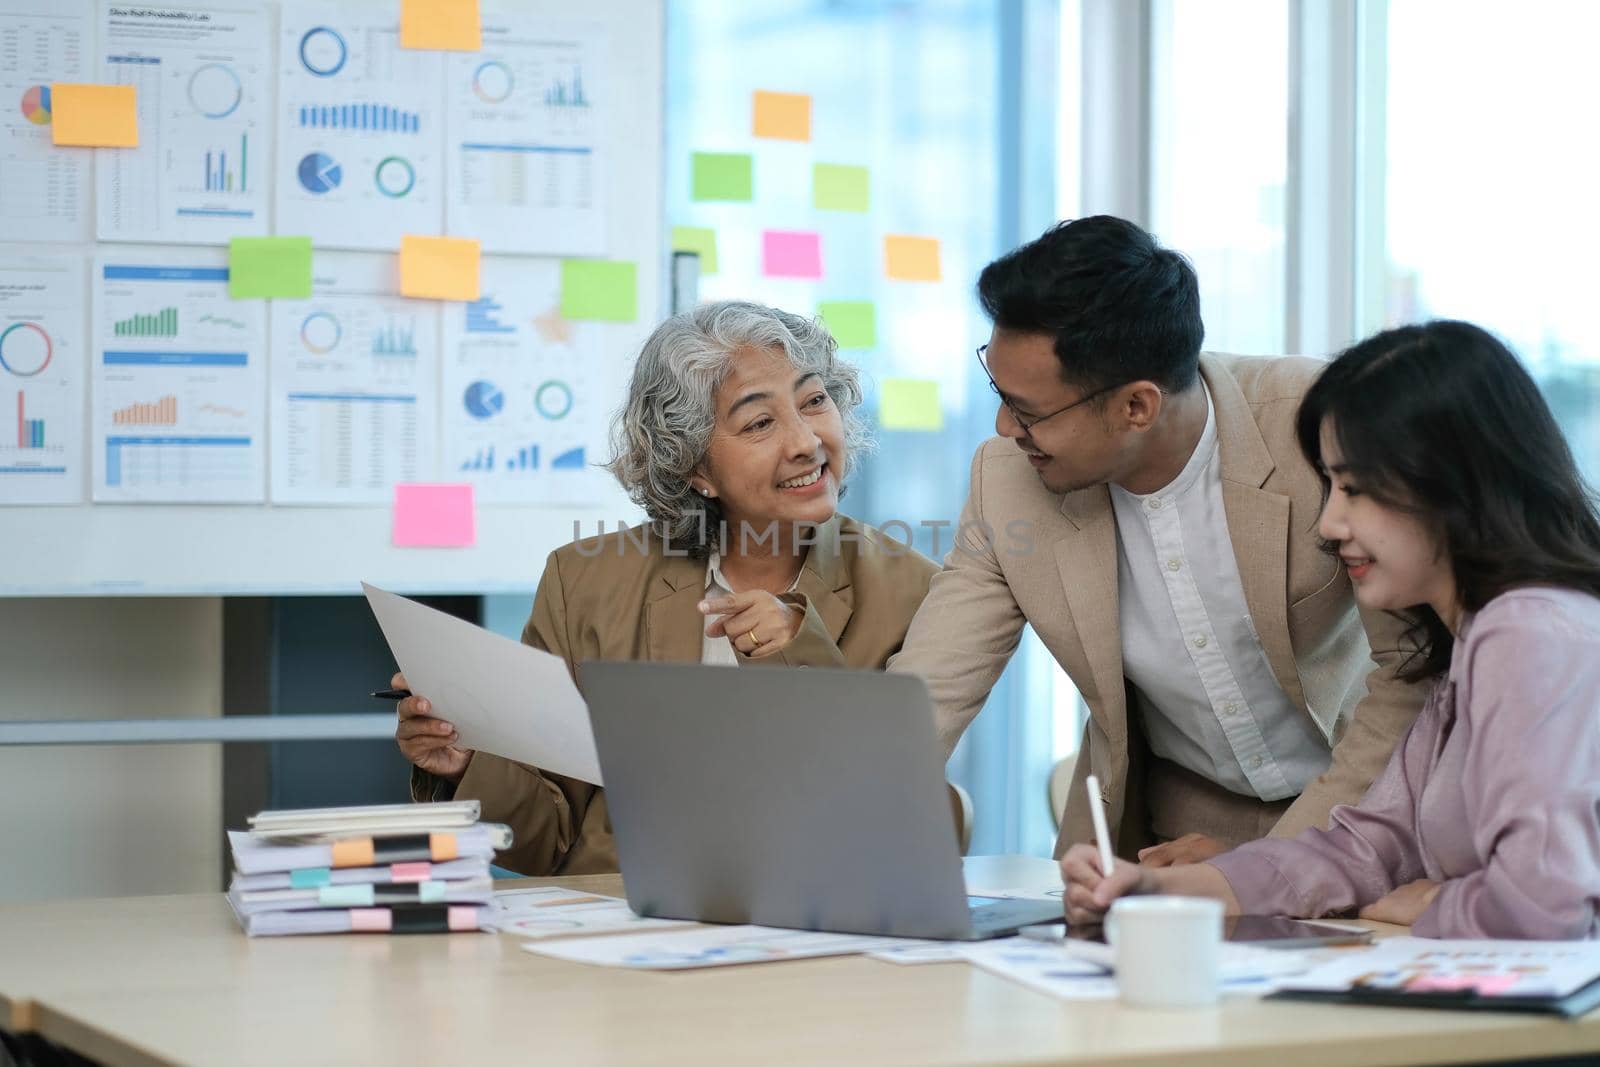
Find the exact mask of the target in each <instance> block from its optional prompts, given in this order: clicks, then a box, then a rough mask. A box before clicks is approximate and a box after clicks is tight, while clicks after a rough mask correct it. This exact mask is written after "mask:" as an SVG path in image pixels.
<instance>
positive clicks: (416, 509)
mask: <svg viewBox="0 0 1600 1067" xmlns="http://www.w3.org/2000/svg"><path fill="white" fill-rule="evenodd" d="M477 539H478V535H477V529H476V526H475V523H474V511H473V506H472V486H470V485H423V484H415V485H397V486H395V487H394V543H395V546H396V547H398V548H465V547H467V546H469V545H471V544H474V543H475V542H476V541H477Z"/></svg>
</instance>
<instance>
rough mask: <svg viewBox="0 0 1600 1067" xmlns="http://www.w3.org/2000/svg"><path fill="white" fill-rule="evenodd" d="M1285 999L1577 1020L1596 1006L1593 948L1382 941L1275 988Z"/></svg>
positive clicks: (1597, 973) (1599, 979)
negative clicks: (1531, 1013) (1521, 1013)
mask: <svg viewBox="0 0 1600 1067" xmlns="http://www.w3.org/2000/svg"><path fill="white" fill-rule="evenodd" d="M1279 995H1280V996H1282V997H1285V998H1293V999H1311V1000H1339V1001H1352V1002H1355V1003H1382V1004H1391V1005H1401V1006H1412V1007H1419V1008H1459V1009H1465V1010H1482V1011H1536V1012H1547V1013H1550V1014H1556V1015H1567V1016H1573V1015H1581V1014H1583V1013H1584V1012H1587V1011H1590V1010H1592V1009H1593V1008H1594V1007H1595V1006H1596V1005H1597V1004H1600V943H1596V942H1594V941H1468V940H1453V941H1447V940H1435V939H1431V938H1422V937H1388V938H1384V939H1382V940H1380V941H1378V942H1376V943H1374V944H1373V945H1371V946H1370V947H1367V948H1363V949H1360V950H1350V951H1347V952H1339V953H1332V954H1329V955H1328V956H1326V957H1325V958H1324V959H1323V961H1322V962H1321V965H1320V966H1318V967H1315V968H1313V969H1311V970H1310V971H1308V972H1307V973H1305V974H1301V975H1299V976H1297V977H1295V978H1293V979H1292V980H1290V981H1288V982H1285V983H1282V990H1281V992H1280V993H1279Z"/></svg>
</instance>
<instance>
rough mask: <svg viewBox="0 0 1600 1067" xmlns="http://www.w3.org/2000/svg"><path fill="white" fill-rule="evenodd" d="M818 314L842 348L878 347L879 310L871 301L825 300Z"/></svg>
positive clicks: (818, 306)
mask: <svg viewBox="0 0 1600 1067" xmlns="http://www.w3.org/2000/svg"><path fill="white" fill-rule="evenodd" d="M817 313H818V314H819V315H821V316H822V321H823V322H824V323H826V324H827V326H828V332H829V333H831V334H833V339H834V340H835V341H838V342H839V347H840V348H877V347H878V309H877V308H876V307H874V306H873V304H872V301H870V300H824V301H823V302H822V303H820V304H818V305H817Z"/></svg>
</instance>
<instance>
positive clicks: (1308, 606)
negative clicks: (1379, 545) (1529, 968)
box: [889, 355, 1425, 856]
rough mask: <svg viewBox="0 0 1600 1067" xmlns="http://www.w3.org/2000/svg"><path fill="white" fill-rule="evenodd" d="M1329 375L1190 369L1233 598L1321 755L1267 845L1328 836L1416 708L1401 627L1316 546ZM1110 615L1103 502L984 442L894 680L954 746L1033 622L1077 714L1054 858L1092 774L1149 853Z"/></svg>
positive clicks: (1212, 364) (1275, 365)
mask: <svg viewBox="0 0 1600 1067" xmlns="http://www.w3.org/2000/svg"><path fill="white" fill-rule="evenodd" d="M1323 366H1325V364H1323V363H1321V362H1320V361H1317V360H1312V359H1304V358H1300V357H1286V358H1279V359H1268V358H1239V357H1230V356H1217V355H1202V356H1201V360H1200V373H1201V376H1202V377H1203V378H1204V379H1205V382H1206V384H1207V386H1209V387H1210V389H1211V398H1212V403H1213V404H1214V405H1215V411H1216V420H1217V437H1218V447H1219V448H1220V450H1221V463H1222V483H1223V489H1222V492H1223V503H1224V507H1225V509H1226V512H1227V519H1228V530H1229V533H1230V534H1231V538H1232V541H1233V550H1234V555H1235V557H1236V558H1237V560H1238V564H1239V576H1240V579H1241V581H1242V582H1243V584H1244V594H1245V601H1246V603H1247V604H1248V605H1249V607H1250V615H1251V618H1252V620H1253V621H1254V624H1255V627H1256V630H1257V632H1258V634H1259V636H1260V639H1261V644H1262V647H1263V648H1264V649H1265V651H1266V655H1267V660H1268V662H1269V663H1270V664H1271V667H1272V673H1273V675H1274V676H1275V677H1276V678H1277V680H1278V684H1279V685H1280V686H1282V687H1283V691H1284V692H1285V693H1286V694H1288V696H1289V699H1290V700H1292V701H1293V702H1294V704H1295V706H1296V707H1297V708H1299V709H1300V711H1301V713H1302V714H1304V715H1306V716H1308V717H1309V718H1310V719H1311V720H1312V721H1313V722H1314V723H1315V724H1316V727H1317V730H1318V731H1319V732H1320V733H1321V735H1322V737H1323V738H1325V739H1326V741H1327V743H1328V747H1329V750H1330V765H1329V767H1328V770H1327V772H1326V773H1325V774H1323V775H1322V776H1321V777H1319V778H1317V779H1316V780H1315V781H1314V782H1313V783H1312V784H1311V785H1310V786H1308V787H1307V789H1306V790H1305V792H1304V793H1302V794H1301V796H1300V798H1299V799H1298V800H1297V801H1295V803H1294V804H1293V805H1291V806H1290V807H1289V809H1288V810H1287V812H1285V813H1284V815H1283V816H1282V818H1281V819H1280V820H1279V821H1278V822H1277V824H1276V826H1275V827H1274V829H1273V831H1272V832H1273V834H1274V835H1288V834H1294V833H1298V832H1299V831H1300V830H1302V829H1304V828H1305V827H1308V826H1321V825H1324V824H1325V823H1326V821H1327V816H1328V811H1329V809H1331V808H1332V807H1333V806H1334V805H1335V804H1342V803H1354V802H1356V801H1357V800H1359V799H1360V798H1361V796H1362V794H1363V793H1365V792H1366V789H1367V787H1368V785H1370V784H1371V782H1372V780H1373V779H1374V778H1375V777H1376V776H1377V774H1378V773H1379V772H1380V771H1381V770H1383V768H1384V765H1385V764H1386V763H1387V762H1388V760H1389V754H1390V752H1391V751H1392V750H1393V749H1394V747H1395V745H1396V744H1398V742H1399V740H1400V738H1401V736H1402V735H1403V734H1404V733H1405V731H1406V729H1407V728H1408V727H1409V726H1410V725H1411V721H1412V719H1413V718H1415V717H1416V714H1417V712H1418V711H1419V710H1420V709H1421V706H1422V701H1423V697H1424V696H1425V693H1424V691H1423V690H1424V688H1425V687H1422V686H1411V685H1407V684H1405V683H1403V682H1401V681H1399V680H1398V679H1397V678H1395V677H1394V671H1395V670H1396V669H1397V668H1398V666H1399V664H1400V663H1401V662H1402V661H1403V659H1404V656H1403V654H1402V653H1401V651H1400V637H1401V634H1402V632H1403V631H1404V629H1405V627H1404V625H1403V624H1402V623H1400V622H1399V621H1398V620H1397V619H1395V618H1394V617H1393V616H1390V615H1386V614H1383V613H1369V612H1362V613H1360V614H1359V615H1358V613H1357V607H1356V603H1355V599H1354V595H1353V593H1352V590H1351V586H1350V579H1349V577H1348V575H1347V574H1346V573H1345V571H1344V569H1343V568H1342V567H1340V566H1339V565H1338V563H1337V561H1336V560H1335V559H1334V558H1333V557H1331V556H1330V555H1328V554H1327V553H1325V552H1324V551H1322V549H1321V547H1320V541H1319V538H1318V536H1317V531H1316V524H1317V517H1318V514H1319V512H1320V510H1321V507H1322V485H1321V481H1320V479H1319V478H1318V477H1317V475H1316V472H1315V471H1314V470H1312V468H1311V466H1310V465H1309V464H1307V463H1306V461H1305V459H1304V457H1303V456H1302V455H1301V454H1300V448H1299V444H1298V442H1297V441H1296V438H1295V430H1294V420H1295V412H1296V410H1297V409H1298V407H1299V404H1300V399H1301V397H1302V396H1304V395H1305V392H1306V390H1307V389H1308V388H1309V387H1310V385H1311V383H1312V382H1313V381H1314V380H1315V379H1316V377H1317V375H1318V374H1319V373H1320V372H1321V369H1322V368H1323ZM985 531H992V536H988V535H986V534H985ZM1117 614H1118V598H1117V525H1116V518H1115V515H1114V514H1113V511H1112V507H1111V494H1110V490H1109V489H1108V488H1107V487H1106V486H1104V485H1101V486H1096V487H1093V488H1090V489H1083V490H1079V491H1077V492H1073V493H1066V494H1054V493H1050V492H1048V491H1047V490H1046V489H1045V488H1044V486H1043V484H1042V483H1041V482H1040V481H1039V477H1038V475H1037V474H1036V473H1035V472H1034V470H1033V468H1032V467H1031V466H1030V465H1029V463H1028V461H1027V458H1026V457H1025V456H1024V455H1023V454H1022V453H1021V451H1019V450H1018V448H1017V446H1016V444H1015V443H1014V442H1012V441H1009V440H1007V439H1005V438H999V437H996V438H992V439H990V440H989V441H986V442H985V443H984V444H983V445H982V446H981V447H980V448H979V449H978V452H977V455H976V456H975V457H974V459H973V462H972V481H971V486H970V488H969V491H968V496H967V503H966V506H965V508H964V509H963V511H962V516H961V527H960V530H959V532H958V541H957V548H955V549H953V550H952V551H951V553H950V554H949V555H948V556H947V557H946V558H945V564H944V569H943V570H942V571H941V572H940V573H939V575H938V576H937V577H935V578H934V580H933V585H932V587H931V589H930V590H929V593H928V599H927V601H926V602H925V603H924V604H923V607H922V610H921V611H920V612H918V614H917V617H916V619H915V620H914V621H913V623H912V625H911V631H910V633H909V634H908V635H907V636H906V641H905V647H904V648H903V649H902V650H901V652H900V653H899V654H898V655H896V656H895V657H894V659H893V660H891V661H890V664H889V668H890V669H891V670H894V671H904V672H908V673H913V674H918V675H921V676H922V677H923V679H924V680H925V681H926V682H927V683H928V687H929V689H930V691H931V692H932V694H933V698H934V703H935V705H936V707H937V709H938V723H939V733H940V737H941V739H942V740H943V742H944V744H945V747H946V749H947V750H953V749H954V748H955V744H956V741H957V740H958V739H959V738H960V737H961V733H962V731H963V730H965V729H966V727H967V724H968V723H969V722H971V721H972V718H973V716H974V715H976V714H977V713H978V711H979V709H981V708H982V706H983V702H984V700H985V699H986V698H987V697H988V695H989V690H990V689H991V687H992V686H993V685H994V683H995V680H996V679H997V678H999V676H1000V672H1001V670H1002V669H1003V668H1004V667H1005V665H1006V661H1007V660H1008V659H1009V658H1010V657H1011V654H1012V652H1013V650H1015V649H1016V647H1017V642H1018V640H1019V638H1020V636H1021V633H1022V627H1023V624H1024V623H1028V624H1031V625H1032V626H1033V628H1034V631H1035V632H1036V633H1037V634H1038V636H1039V638H1040V640H1041V641H1043V643H1044V645H1045V647H1046V648H1048V649H1049V650H1050V652H1051V654H1052V655H1054V656H1055V658H1056V661H1057V662H1058V663H1060V664H1061V666H1062V668H1063V669H1064V670H1065V671H1066V672H1067V674H1068V675H1069V676H1070V677H1071V678H1072V681H1073V684H1074V685H1076V686H1077V687H1078V690H1079V692H1080V693H1082V695H1083V698H1084V701H1085V702H1086V703H1087V704H1088V706H1089V721H1088V723H1087V725H1086V727H1085V729H1084V735H1083V742H1082V749H1081V750H1080V754H1079V757H1078V763H1077V772H1076V779H1075V781H1074V782H1073V785H1072V792H1071V793H1070V794H1069V797H1068V802H1067V811H1066V817H1065V819H1063V821H1062V826H1061V833H1060V836H1059V837H1058V839H1057V841H1056V852H1057V854H1058V855H1059V854H1060V853H1061V852H1063V851H1065V849H1066V847H1067V846H1068V845H1069V844H1072V843H1074V842H1078V841H1088V840H1093V830H1092V829H1091V826H1092V824H1091V821H1090V816H1089V811H1088V808H1087V804H1086V801H1085V799H1084V796H1083V794H1084V779H1085V778H1086V777H1087V775H1088V774H1089V773H1091V772H1092V773H1094V774H1095V775H1097V776H1098V777H1099V779H1100V784H1101V799H1102V802H1103V803H1104V804H1105V806H1106V811H1107V816H1108V819H1109V825H1110V827H1111V828H1112V834H1113V836H1114V837H1116V838H1117V842H1116V844H1115V845H1114V847H1115V848H1116V849H1117V851H1118V852H1119V854H1122V855H1124V856H1131V855H1132V854H1133V853H1134V851H1135V850H1136V849H1137V848H1138V847H1140V846H1142V845H1143V844H1147V843H1150V836H1149V824H1150V813H1149V811H1148V810H1147V809H1146V808H1145V807H1144V806H1143V805H1144V802H1145V798H1144V797H1143V796H1142V791H1141V789H1140V788H1139V786H1140V782H1139V781H1138V780H1135V779H1137V778H1138V776H1139V768H1140V766H1141V765H1142V763H1143V761H1144V760H1145V758H1146V756H1147V755H1148V754H1147V753H1146V752H1145V751H1144V749H1143V741H1142V738H1141V737H1140V736H1139V732H1138V730H1137V729H1134V730H1130V728H1129V721H1130V720H1129V716H1128V699H1127V690H1126V681H1125V679H1124V677H1123V673H1122V641H1121V635H1120V631H1119V629H1118V622H1117ZM1369 644H1370V647H1369ZM1019 787H1020V786H1019ZM1041 792H1042V787H1041ZM1241 802H1242V798H1241ZM1183 814H1185V815H1187V814H1188V813H1183ZM1168 821H1172V820H1168ZM1184 821H1185V824H1187V825H1189V826H1190V827H1191V828H1192V829H1194V830H1199V831H1205V830H1206V826H1205V825H1195V824H1194V822H1193V821H1190V820H1188V819H1185V820H1184ZM1200 821H1201V822H1202V823H1203V819H1202V820H1200Z"/></svg>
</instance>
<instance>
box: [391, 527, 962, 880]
mask: <svg viewBox="0 0 1600 1067" xmlns="http://www.w3.org/2000/svg"><path fill="white" fill-rule="evenodd" d="M645 529H646V528H645V527H634V528H632V530H630V531H626V532H621V531H619V532H618V533H612V534H606V535H603V536H600V537H591V538H586V539H584V540H582V541H575V542H573V543H572V544H569V545H565V546H563V547H562V548H558V549H556V550H555V551H554V552H552V553H550V558H549V560H548V561H547V562H546V563H545V569H544V577H543V578H541V579H540V581H539V591H538V593H537V594H536V595H535V597H534V601H533V614H532V615H531V616H530V617H529V618H528V624H527V626H526V627H524V629H523V631H522V640H523V643H525V644H529V645H532V646H533V647H534V648H539V649H543V650H545V651H547V652H552V653H554V654H555V655H558V656H560V657H561V658H562V659H564V660H566V661H567V667H568V669H569V670H571V671H572V674H573V677H574V679H577V678H578V677H579V675H580V674H581V673H582V665H583V662H584V661H585V660H591V659H603V660H661V661H672V662H686V663H697V662H699V660H700V651H701V636H702V634H703V632H704V627H705V620H704V617H703V616H702V615H701V614H700V612H699V610H698V609H697V608H696V607H695V605H696V604H698V603H699V602H700V600H701V599H702V598H703V597H704V596H705V589H706V564H705V561H704V560H693V559H689V558H687V557H686V556H679V555H668V554H666V552H665V551H664V550H663V545H662V542H661V540H660V537H659V536H657V535H656V534H655V532H654V530H651V531H650V536H649V541H648V548H644V549H642V548H640V547H639V546H640V544H641V542H642V541H643V538H642V536H641V534H642V532H643V531H644V530H645ZM628 534H632V535H633V539H632V540H631V541H630V540H627V539H626V538H627V536H628ZM817 534H818V543H817V544H814V545H813V546H812V547H811V549H810V550H809V551H808V553H807V556H806V561H805V565H804V567H803V569H802V570H801V572H800V580H799V584H798V585H797V586H796V587H795V591H794V592H793V593H788V594H785V595H784V597H783V598H782V599H784V600H787V601H789V602H790V603H793V604H795V605H797V606H803V607H804V608H805V612H806V616H805V621H804V622H803V623H802V624H801V627H800V631H799V632H798V633H797V634H796V635H795V637H794V640H793V641H791V642H790V643H789V644H788V645H787V646H785V647H784V649H783V650H782V651H781V652H779V653H776V654H774V655H771V656H765V657H761V658H759V659H749V658H747V657H745V656H740V657H739V662H740V665H741V666H743V665H750V666H789V667H803V666H816V667H854V668H870V669H874V670H881V669H882V668H883V665H884V663H885V662H887V660H888V659H889V657H890V655H892V654H893V653H894V652H895V650H897V649H898V648H899V647H900V643H901V641H902V640H904V638H905V634H906V628H907V627H908V626H910V624H911V617H912V616H913V615H915V614H916V611H917V607H918V605H920V604H921V603H922V598H923V597H924V596H925V595H926V594H927V591H928V582H929V580H930V579H931V578H932V577H933V575H934V574H935V573H936V572H937V570H938V567H937V566H936V565H935V564H934V563H933V561H932V560H929V559H928V558H927V557H925V556H922V555H920V554H919V553H917V552H915V551H913V550H912V549H910V548H907V547H905V546H904V545H901V544H900V542H898V541H895V540H894V539H892V538H889V537H886V536H885V535H884V534H882V533H880V532H879V531H877V530H875V529H873V528H872V527H870V526H867V525H865V524H864V523H859V522H857V521H855V520H854V519H850V518H846V517H844V516H837V517H835V518H834V519H833V520H831V521H830V522H828V523H826V524H824V525H823V526H822V527H820V528H819V529H818V531H817ZM835 535H837V536H835ZM411 791H412V796H413V798H414V799H418V800H423V799H442V798H443V797H444V796H445V795H448V793H449V790H448V787H447V785H446V784H445V783H441V782H440V781H439V780H437V779H435V778H433V777H432V776H430V775H427V774H424V773H423V772H422V771H420V770H416V769H413V771H412V784H411ZM454 795H455V797H456V798H458V799H463V800H464V799H469V798H472V799H477V800H478V801H480V802H481V804H482V808H483V818H484V819H487V820H489V821H492V822H503V823H508V824H510V826H511V828H512V831H513V833H514V834H515V843H514V844H513V845H512V847H511V848H510V849H509V850H507V851H505V852H502V853H500V855H499V856H498V857H497V859H496V862H497V863H499V864H501V865H503V866H506V867H509V868H511V869H512V870H516V871H520V872H522V873H523V874H529V875H555V874H562V875H566V874H592V873H596V872H605V871H615V870H616V869H617V853H616V845H615V843H614V841H613V840H612V836H611V822H610V818H609V816H608V814H607V810H606V801H605V791H604V790H603V789H601V788H599V787H598V786H594V785H590V784H589V783H587V782H580V781H578V780H577V779H574V778H567V777H564V776H562V775H559V774H551V773H547V772H543V771H540V770H539V769H538V768H536V767H530V766H527V765H526V764H522V763H515V762H513V761H511V760H507V759H502V758H500V757H498V756H492V755H490V754H488V753H486V752H479V753H477V754H475V755H474V756H473V757H472V762H471V763H470V764H469V765H468V766H467V771H466V773H465V774H464V775H463V776H462V778H461V782H460V783H459V784H458V785H457V787H456V789H455V792H454Z"/></svg>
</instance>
